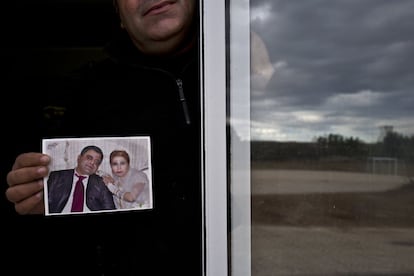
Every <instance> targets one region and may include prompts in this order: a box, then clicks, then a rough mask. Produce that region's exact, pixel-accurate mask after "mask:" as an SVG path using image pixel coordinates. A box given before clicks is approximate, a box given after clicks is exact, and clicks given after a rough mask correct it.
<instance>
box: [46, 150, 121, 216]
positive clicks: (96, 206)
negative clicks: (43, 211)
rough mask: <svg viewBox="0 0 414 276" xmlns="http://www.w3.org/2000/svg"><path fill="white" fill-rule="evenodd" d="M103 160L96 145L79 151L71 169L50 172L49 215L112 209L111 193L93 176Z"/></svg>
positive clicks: (48, 181) (99, 178) (48, 189)
mask: <svg viewBox="0 0 414 276" xmlns="http://www.w3.org/2000/svg"><path fill="white" fill-rule="evenodd" d="M102 160H103V152H102V150H101V149H100V148H99V147H97V146H86V147H84V148H83V149H82V151H81V153H80V155H79V156H78V159H77V166H76V167H75V168H74V169H67V170H59V171H52V172H51V173H50V175H49V178H48V180H47V191H48V205H47V207H48V208H49V213H83V212H89V211H100V210H113V209H115V205H114V202H113V197H112V193H111V192H110V191H109V190H108V188H107V187H106V185H105V183H104V182H103V179H102V178H101V177H100V176H98V175H97V174H96V171H97V170H98V168H99V166H100V165H101V163H102Z"/></svg>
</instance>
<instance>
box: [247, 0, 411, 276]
mask: <svg viewBox="0 0 414 276" xmlns="http://www.w3.org/2000/svg"><path fill="white" fill-rule="evenodd" d="M413 17H414V1H410V0H396V1H371V0H364V1H361V0H359V1H340V0H319V1H290V0H250V32H251V40H250V46H251V67H250V68H251V86H250V88H251V91H250V96H251V98H250V100H251V109H250V111H251V114H250V116H251V120H250V123H251V129H250V130H251V133H250V135H251V212H252V217H251V218H252V221H251V226H252V228H251V232H252V233H251V254H252V255H251V274H252V275H253V276H264V275H412V274H413V273H414V262H413V257H412V256H413V255H414V200H413V198H414V180H413V179H414V178H413V177H414V108H413V106H414V94H413V87H414V78H413V70H414V66H413V63H412V61H411V60H412V56H413V55H414V37H413V31H414V21H413V20H412V18H413Z"/></svg>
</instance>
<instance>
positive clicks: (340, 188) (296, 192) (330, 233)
mask: <svg viewBox="0 0 414 276" xmlns="http://www.w3.org/2000/svg"><path fill="white" fill-rule="evenodd" d="M268 172H269V171H268ZM328 174H329V175H330V176H331V175H332V173H328ZM275 176H276V177H275ZM326 179H328V180H329V181H325V180H326ZM332 179H336V178H332V177H331V178H327V173H326V172H320V173H313V172H312V173H309V172H307V173H303V172H299V171H291V172H283V173H281V172H274V171H273V172H269V174H268V175H267V174H266V173H263V171H257V170H256V171H255V170H252V181H251V185H252V197H251V211H252V213H251V276H274V275H283V276H284V275H286V276H290V275H295V276H316V275H318V276H320V275H323V276H328V275H329V276H332V275H338V276H344V275H358V276H368V275H370V276H371V275H376V276H379V275H381V276H384V275H390V276H391V275H404V276H406V275H414V262H413V261H414V259H413V257H412V256H414V181H413V178H411V179H410V178H405V181H404V182H402V183H399V182H394V183H392V182H388V186H387V183H386V182H385V183H384V185H375V182H372V183H365V184H366V185H364V181H360V182H358V181H356V182H355V181H354V182H349V183H348V185H347V184H346V181H345V182H344V179H345V178H343V179H341V181H339V182H335V181H333V182H332V181H331V180H332ZM349 179H351V180H352V179H354V180H355V179H356V178H353V177H350V178H349ZM361 179H362V178H361ZM371 179H372V178H371ZM298 180H299V181H298ZM300 180H303V181H300ZM377 183H378V182H377ZM255 185H256V186H255ZM275 185H278V186H277V187H276V188H275ZM307 185H310V186H307ZM344 185H345V186H344ZM361 185H362V186H363V187H361ZM344 187H345V188H344ZM301 191H303V192H301Z"/></svg>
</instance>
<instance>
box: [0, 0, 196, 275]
mask: <svg viewBox="0 0 414 276" xmlns="http://www.w3.org/2000/svg"><path fill="white" fill-rule="evenodd" d="M64 2H70V1H64ZM79 2H83V1H79ZM91 2H93V3H95V2H96V3H98V2H100V1H91ZM198 2H199V1H198V0H174V1H164V0H116V1H114V4H115V10H116V12H117V16H118V22H117V25H118V26H116V27H114V36H113V39H112V40H111V42H110V43H109V44H108V45H107V47H106V48H105V50H106V52H105V53H106V54H107V55H108V56H109V57H108V58H106V59H103V60H98V61H92V62H90V63H89V62H88V63H87V64H86V65H85V66H83V67H82V68H81V69H80V70H77V71H76V72H75V73H74V74H73V75H72V74H71V75H69V78H64V79H63V80H61V79H60V78H59V79H52V81H51V82H48V83H47V84H43V82H42V80H40V79H36V81H27V80H25V81H20V80H19V81H13V82H12V83H13V85H12V86H11V87H12V88H10V89H13V91H7V92H8V93H6V94H7V95H11V96H10V97H14V98H15V99H14V101H10V100H9V99H8V101H7V102H8V105H9V106H10V107H12V108H14V109H15V110H16V113H18V114H19V116H9V117H10V119H9V120H5V121H6V123H7V124H10V125H13V126H14V128H13V130H15V129H17V130H15V131H10V133H9V135H7V137H6V139H10V140H12V141H11V142H10V145H11V149H10V150H9V151H10V153H15V155H14V156H13V159H14V161H13V162H10V163H11V164H10V167H11V169H10V171H9V172H8V174H7V184H6V185H8V186H7V190H6V193H5V194H6V197H7V200H8V201H9V202H11V203H12V205H13V207H14V209H15V212H16V213H17V214H21V215H22V216H20V217H19V216H14V217H13V218H12V219H10V221H12V222H13V223H9V224H7V225H8V227H7V229H6V231H8V233H7V234H6V235H8V238H9V239H10V240H11V244H12V245H11V246H8V247H10V248H9V249H7V248H6V249H5V252H7V256H10V257H8V259H7V261H6V262H5V263H7V264H8V265H9V266H10V267H15V268H17V267H18V268H19V273H20V274H27V275H33V274H44V272H45V271H46V268H45V265H44V264H43V263H42V262H46V261H47V262H48V263H47V265H52V266H53V267H59V268H61V269H60V270H59V271H56V272H55V271H53V272H54V273H55V274H56V273H57V274H58V275H62V273H64V275H77V274H79V270H78V268H82V271H83V272H82V273H84V274H87V275H105V276H109V275H141V274H142V275H192V276H198V275H203V263H202V262H203V232H202V231H203V225H202V220H203V214H202V171H201V162H202V158H201V156H202V141H201V140H202V139H201V134H202V131H201V127H202V124H201V122H202V119H201V118H202V116H201V115H202V114H201V112H202V108H201V96H202V93H201V91H200V64H199V57H200V52H199V51H200V45H199V43H200V42H199V40H198V30H199V18H198V16H199V14H198V13H199V9H198ZM20 10H22V8H20V9H18V10H16V11H20ZM58 11H59V12H66V10H64V9H58ZM13 12H14V11H13ZM53 12H55V11H51V12H50V13H51V14H53ZM91 15H94V16H95V15H96V11H95V10H93V11H92V13H91ZM54 17H57V16H56V15H54ZM72 17H73V16H72ZM73 18H74V17H73ZM19 19H21V18H19ZM23 19H24V18H23ZM23 19H22V20H23ZM37 19H38V18H37V17H35V20H37ZM76 20H77V18H74V21H76ZM15 21H16V19H15V18H13V21H10V22H15ZM47 23H48V24H47V25H53V24H54V22H47ZM22 29H24V30H26V27H24V28H22ZM16 32H17V33H18V34H19V36H21V33H20V32H21V30H20V29H19V30H17V29H16ZM17 69H20V68H17ZM17 69H16V70H17ZM52 69H53V68H52ZM52 69H51V70H52ZM38 83H40V85H41V89H40V90H38V91H41V93H32V91H37V90H36V88H35V86H36V85H37V84H38ZM21 86H23V87H21ZM25 92H27V93H25ZM9 121H10V122H9ZM16 126H17V127H16ZM18 126H24V127H18ZM108 136H111V137H113V136H122V137H125V136H149V137H150V139H151V149H150V150H151V154H152V157H153V158H152V171H151V176H152V178H153V180H152V183H153V199H154V202H153V203H154V204H153V208H151V209H150V210H134V211H122V212H105V213H104V214H96V213H93V214H92V213H89V214H88V215H82V216H80V215H65V216H47V217H46V218H45V217H44V216H35V215H36V214H41V215H42V214H44V213H45V205H44V204H43V203H44V201H43V199H44V195H43V177H46V176H47V175H48V169H49V167H48V166H49V165H50V162H51V161H52V162H53V160H51V157H50V156H48V155H45V154H41V153H39V152H40V150H39V144H40V143H39V141H40V140H41V139H44V138H56V137H59V138H61V137H64V138H65V137H80V138H84V137H108ZM131 158H135V157H133V156H131ZM8 159H12V158H9V157H8ZM7 167H8V166H7ZM111 197H112V195H111ZM89 208H91V206H89ZM31 215H34V216H31ZM16 221H17V223H16ZM33 225H35V226H36V227H32V226H33ZM41 252H47V253H46V254H47V255H44V254H41ZM73 252H76V257H75V256H74V255H73ZM79 255H81V256H79ZM22 264H23V265H22ZM28 264H30V265H28ZM21 270H23V271H21ZM25 270H27V271H25Z"/></svg>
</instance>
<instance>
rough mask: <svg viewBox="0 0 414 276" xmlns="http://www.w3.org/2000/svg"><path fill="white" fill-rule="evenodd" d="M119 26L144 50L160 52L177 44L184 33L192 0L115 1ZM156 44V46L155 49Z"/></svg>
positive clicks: (189, 21)
mask: <svg viewBox="0 0 414 276" xmlns="http://www.w3.org/2000/svg"><path fill="white" fill-rule="evenodd" d="M117 3H118V11H119V15H120V18H121V22H122V26H123V27H124V28H125V29H126V31H127V32H128V33H129V35H130V36H131V38H132V40H133V41H134V44H135V45H136V46H137V47H138V48H139V49H140V50H141V51H143V52H147V53H157V54H158V53H159V52H161V53H162V52H163V51H164V52H166V51H170V50H171V49H172V48H174V47H177V46H178V44H180V43H181V42H182V41H183V40H184V38H185V36H186V35H187V33H188V31H189V29H190V26H191V24H192V18H193V16H194V12H195V0H168V1H166V0H118V1H117ZM154 47H155V48H154Z"/></svg>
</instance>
